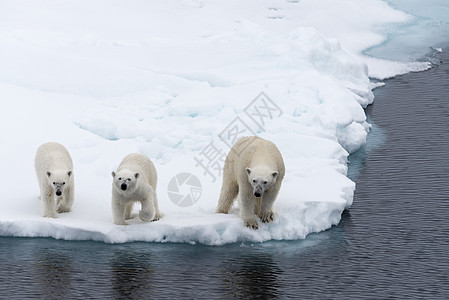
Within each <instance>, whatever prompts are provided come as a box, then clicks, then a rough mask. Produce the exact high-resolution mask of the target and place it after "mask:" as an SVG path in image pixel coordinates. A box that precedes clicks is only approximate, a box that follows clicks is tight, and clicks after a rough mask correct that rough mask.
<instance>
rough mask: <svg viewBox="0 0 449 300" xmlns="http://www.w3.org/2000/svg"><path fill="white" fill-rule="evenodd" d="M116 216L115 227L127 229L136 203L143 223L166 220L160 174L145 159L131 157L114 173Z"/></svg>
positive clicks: (143, 156) (114, 209)
mask: <svg viewBox="0 0 449 300" xmlns="http://www.w3.org/2000/svg"><path fill="white" fill-rule="evenodd" d="M111 174H112V178H113V181H112V215H113V218H114V224H117V225H127V223H126V222H125V220H128V219H131V213H132V209H133V205H134V203H135V202H140V203H141V205H142V209H141V210H140V212H139V218H140V219H141V220H142V221H145V222H149V221H157V220H159V219H160V218H161V217H162V214H161V213H160V211H159V206H158V201H157V197H156V185H157V173H156V168H155V167H154V164H153V162H152V161H151V160H150V159H149V158H148V157H146V156H145V155H142V154H138V153H133V154H128V155H127V156H125V158H124V159H123V160H122V162H121V163H120V165H119V166H118V168H117V171H116V172H114V171H112V173H111Z"/></svg>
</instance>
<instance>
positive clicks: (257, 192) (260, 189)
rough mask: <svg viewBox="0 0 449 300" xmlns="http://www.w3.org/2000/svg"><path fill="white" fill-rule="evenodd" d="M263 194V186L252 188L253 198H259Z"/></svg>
mask: <svg viewBox="0 0 449 300" xmlns="http://www.w3.org/2000/svg"><path fill="white" fill-rule="evenodd" d="M263 193H264V188H263V186H261V185H257V186H256V187H255V188H254V197H256V198H260V197H262V195H263Z"/></svg>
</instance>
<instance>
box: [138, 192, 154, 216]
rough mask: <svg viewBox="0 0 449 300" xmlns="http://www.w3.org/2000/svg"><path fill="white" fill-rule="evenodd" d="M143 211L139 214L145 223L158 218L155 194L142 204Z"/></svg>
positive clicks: (151, 194) (150, 195)
mask: <svg viewBox="0 0 449 300" xmlns="http://www.w3.org/2000/svg"><path fill="white" fill-rule="evenodd" d="M140 203H141V204H142V209H141V210H140V212H139V218H140V219H141V220H142V221H144V222H151V221H153V219H154V217H155V216H156V210H155V208H154V201H153V193H152V192H151V193H150V194H149V195H148V197H147V198H146V199H144V200H142V201H141V202H140Z"/></svg>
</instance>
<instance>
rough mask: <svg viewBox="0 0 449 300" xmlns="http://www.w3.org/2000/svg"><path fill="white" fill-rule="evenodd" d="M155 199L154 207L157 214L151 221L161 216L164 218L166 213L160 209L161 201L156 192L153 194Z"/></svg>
mask: <svg viewBox="0 0 449 300" xmlns="http://www.w3.org/2000/svg"><path fill="white" fill-rule="evenodd" d="M153 199H154V201H153V202H154V209H155V212H156V214H155V216H154V218H153V220H151V221H157V220H159V219H160V218H162V217H163V216H164V215H163V214H162V213H161V212H160V211H159V203H158V200H157V195H156V193H155V192H154V194H153Z"/></svg>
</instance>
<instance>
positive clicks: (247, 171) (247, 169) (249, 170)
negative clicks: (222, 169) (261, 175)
mask: <svg viewBox="0 0 449 300" xmlns="http://www.w3.org/2000/svg"><path fill="white" fill-rule="evenodd" d="M245 171H246V174H248V176H249V174H251V169H250V168H246V169H245Z"/></svg>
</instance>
